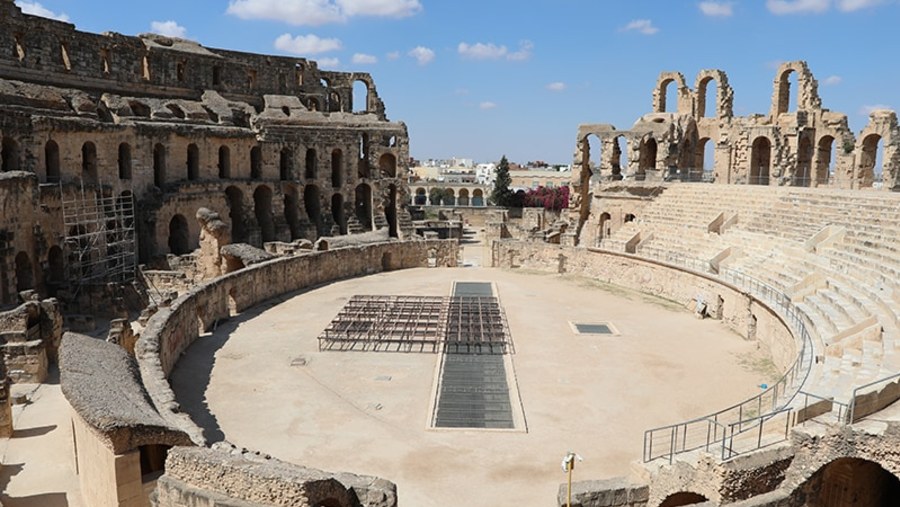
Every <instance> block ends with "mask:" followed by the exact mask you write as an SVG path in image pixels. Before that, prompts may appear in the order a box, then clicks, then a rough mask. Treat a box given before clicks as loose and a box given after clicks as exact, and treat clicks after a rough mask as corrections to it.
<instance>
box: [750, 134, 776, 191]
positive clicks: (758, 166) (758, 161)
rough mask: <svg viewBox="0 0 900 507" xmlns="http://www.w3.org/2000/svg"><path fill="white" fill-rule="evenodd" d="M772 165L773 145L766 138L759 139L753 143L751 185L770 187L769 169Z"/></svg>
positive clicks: (751, 151)
mask: <svg viewBox="0 0 900 507" xmlns="http://www.w3.org/2000/svg"><path fill="white" fill-rule="evenodd" d="M771 164H772V143H771V142H769V139H768V138H767V137H764V136H760V137H757V138H756V139H755V140H754V141H753V145H752V148H751V150H750V181H749V183H750V184H751V185H768V184H769V168H770V167H771Z"/></svg>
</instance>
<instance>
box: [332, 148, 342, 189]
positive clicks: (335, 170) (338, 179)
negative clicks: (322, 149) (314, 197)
mask: <svg viewBox="0 0 900 507" xmlns="http://www.w3.org/2000/svg"><path fill="white" fill-rule="evenodd" d="M343 168H344V152H342V151H341V150H340V149H335V150H334V151H332V152H331V187H332V188H341V185H343V184H344V169H343Z"/></svg>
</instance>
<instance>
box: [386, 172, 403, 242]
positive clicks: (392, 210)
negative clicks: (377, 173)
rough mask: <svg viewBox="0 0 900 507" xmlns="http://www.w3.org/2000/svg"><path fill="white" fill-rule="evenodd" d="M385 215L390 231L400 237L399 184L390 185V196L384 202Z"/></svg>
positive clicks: (391, 234)
mask: <svg viewBox="0 0 900 507" xmlns="http://www.w3.org/2000/svg"><path fill="white" fill-rule="evenodd" d="M384 217H385V218H386V219H387V223H388V233H389V234H390V236H391V237H392V238H396V237H399V235H398V232H397V185H394V184H393V183H391V184H390V185H389V186H388V198H387V202H385V203H384Z"/></svg>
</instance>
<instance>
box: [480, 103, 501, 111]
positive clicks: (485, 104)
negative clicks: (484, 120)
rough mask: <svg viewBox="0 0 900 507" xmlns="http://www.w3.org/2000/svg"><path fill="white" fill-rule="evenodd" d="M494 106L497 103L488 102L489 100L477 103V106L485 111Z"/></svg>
mask: <svg viewBox="0 0 900 507" xmlns="http://www.w3.org/2000/svg"><path fill="white" fill-rule="evenodd" d="M496 107H497V104H495V103H493V102H490V101H485V102H482V103H481V104H478V108H479V109H483V110H485V111H487V110H488V109H495V108H496Z"/></svg>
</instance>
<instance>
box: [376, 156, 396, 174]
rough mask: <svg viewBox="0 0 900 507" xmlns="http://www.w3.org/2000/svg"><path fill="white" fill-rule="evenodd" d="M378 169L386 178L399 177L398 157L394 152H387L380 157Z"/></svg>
mask: <svg viewBox="0 0 900 507" xmlns="http://www.w3.org/2000/svg"><path fill="white" fill-rule="evenodd" d="M378 169H379V170H380V171H381V176H382V177H385V178H396V177H397V157H395V156H394V154H393V153H385V154H384V155H382V156H381V158H379V159H378Z"/></svg>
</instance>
